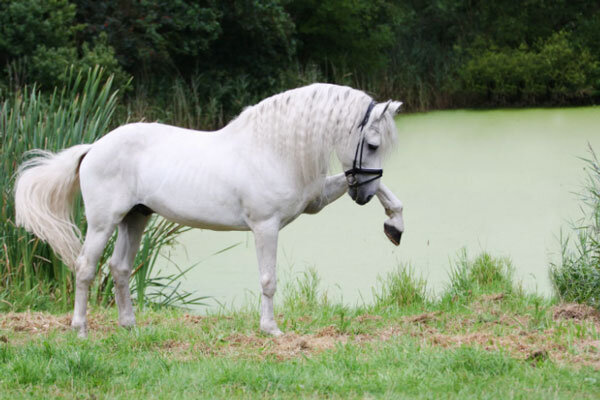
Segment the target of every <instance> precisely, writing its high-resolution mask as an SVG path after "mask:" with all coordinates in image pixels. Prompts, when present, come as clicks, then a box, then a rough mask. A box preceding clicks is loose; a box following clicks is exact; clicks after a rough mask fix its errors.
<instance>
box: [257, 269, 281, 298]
mask: <svg viewBox="0 0 600 400" xmlns="http://www.w3.org/2000/svg"><path fill="white" fill-rule="evenodd" d="M260 285H261V286H262V292H263V294H264V295H265V296H267V297H273V296H274V295H275V291H276V290H277V279H276V278H275V276H274V275H273V274H263V275H262V276H261V277H260Z"/></svg>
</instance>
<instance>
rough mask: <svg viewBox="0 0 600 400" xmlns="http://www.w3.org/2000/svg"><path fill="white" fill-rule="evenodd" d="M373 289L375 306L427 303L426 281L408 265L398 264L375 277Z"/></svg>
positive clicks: (406, 305) (420, 304) (419, 304)
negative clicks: (382, 275) (382, 274)
mask: <svg viewBox="0 0 600 400" xmlns="http://www.w3.org/2000/svg"><path fill="white" fill-rule="evenodd" d="M377 282H378V286H377V287H376V288H374V289H373V299H374V303H375V304H374V305H375V307H376V308H386V307H409V306H422V305H424V304H426V303H427V282H426V281H425V279H423V278H422V277H420V276H417V274H416V272H415V270H414V269H413V268H412V267H411V266H410V265H399V266H398V267H397V268H396V269H395V270H393V271H391V272H388V273H387V274H386V275H385V277H381V276H379V277H378V278H377Z"/></svg>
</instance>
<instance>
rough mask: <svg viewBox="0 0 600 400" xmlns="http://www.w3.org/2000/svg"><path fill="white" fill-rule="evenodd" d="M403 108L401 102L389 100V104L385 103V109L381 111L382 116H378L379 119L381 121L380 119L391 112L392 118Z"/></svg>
mask: <svg viewBox="0 0 600 400" xmlns="http://www.w3.org/2000/svg"><path fill="white" fill-rule="evenodd" d="M401 106H402V102H401V101H392V100H388V101H387V103H385V106H384V107H383V111H381V114H379V115H378V116H377V119H378V120H379V119H381V118H383V116H384V115H385V113H386V112H389V113H390V114H392V116H394V115H396V114H397V113H399V112H400V107H401Z"/></svg>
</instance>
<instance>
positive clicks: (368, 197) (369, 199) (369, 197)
mask: <svg viewBox="0 0 600 400" xmlns="http://www.w3.org/2000/svg"><path fill="white" fill-rule="evenodd" d="M372 198H373V195H372V194H370V195H368V196H367V203H368V202H369V201H371V199H372Z"/></svg>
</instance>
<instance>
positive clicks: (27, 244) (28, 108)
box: [0, 67, 185, 309]
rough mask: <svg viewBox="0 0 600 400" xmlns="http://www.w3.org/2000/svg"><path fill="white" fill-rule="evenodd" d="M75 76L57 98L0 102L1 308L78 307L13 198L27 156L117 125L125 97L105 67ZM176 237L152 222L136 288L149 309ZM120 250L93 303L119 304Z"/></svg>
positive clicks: (78, 216) (33, 92) (87, 139)
mask: <svg viewBox="0 0 600 400" xmlns="http://www.w3.org/2000/svg"><path fill="white" fill-rule="evenodd" d="M69 74H70V79H69V82H70V83H69V84H68V85H67V86H65V87H64V88H62V89H55V90H54V92H53V93H52V94H51V95H44V94H42V93H41V92H40V91H39V90H37V89H36V88H35V87H33V88H25V89H23V90H22V91H21V92H18V93H13V94H10V95H9V96H8V97H7V98H5V99H4V100H2V102H1V103H0V171H1V172H0V182H1V193H0V200H1V203H0V217H1V218H0V293H1V294H0V308H7V307H8V308H12V309H19V308H23V307H26V306H27V307H29V306H33V307H46V308H47V307H48V304H47V301H48V300H53V301H52V303H53V304H54V306H53V307H54V308H61V309H65V308H67V307H68V306H69V305H70V304H71V302H72V296H73V278H74V276H73V274H72V272H71V271H70V270H69V269H68V268H67V267H66V266H65V265H64V264H63V263H62V262H61V261H60V260H59V259H58V258H57V257H56V256H55V255H54V253H53V252H52V251H51V249H50V248H49V246H47V245H46V244H45V243H43V242H41V241H40V240H39V239H37V238H35V237H33V236H32V235H30V234H28V233H27V232H25V231H24V230H23V229H21V228H17V227H16V226H15V222H14V197H13V186H14V178H15V172H16V170H17V167H18V165H19V164H20V163H21V162H22V161H23V155H24V154H25V153H26V152H27V151H28V150H31V149H46V150H50V151H57V150H60V149H63V148H66V147H70V146H73V145H76V144H80V143H92V142H94V141H95V140H97V139H98V138H100V137H101V136H102V135H104V134H105V133H107V132H108V131H109V129H110V128H111V127H112V126H113V124H114V122H113V115H114V112H115V109H116V106H117V100H118V98H117V90H113V88H112V82H113V78H112V76H105V74H104V72H103V70H102V69H100V68H98V67H96V68H94V69H90V70H88V71H87V72H81V71H80V72H76V71H75V70H74V69H71V70H70V72H69ZM77 203H78V204H77V206H76V210H75V221H77V223H78V225H79V227H80V229H81V230H82V232H84V231H85V221H84V218H83V207H82V206H81V201H78V202H77ZM176 234H177V229H176V228H175V226H174V225H172V224H168V223H167V222H162V223H159V222H152V223H151V224H150V225H149V228H148V229H147V231H146V233H145V237H144V239H143V241H142V242H143V245H142V250H141V251H140V255H139V256H138V257H137V258H136V266H137V269H136V270H137V271H141V273H139V275H138V277H137V278H136V285H135V287H136V288H137V296H138V298H139V299H140V300H141V301H142V304H143V303H144V302H145V299H146V296H145V294H146V290H147V289H148V287H149V286H151V285H150V284H149V283H151V282H152V280H151V279H152V277H151V276H150V272H151V271H152V265H153V264H154V263H156V261H157V255H158V253H159V251H160V248H161V246H163V245H165V244H168V243H169V241H170V240H172V239H173V238H174V236H175V235H176ZM113 243H114V238H113V239H111V241H110V242H109V245H108V246H107V248H106V250H105V252H104V255H103V256H102V259H101V262H100V267H99V269H100V278H99V279H98V280H97V281H96V284H95V286H94V289H93V291H94V293H93V294H92V296H91V298H92V299H97V301H98V302H99V303H101V304H109V303H110V302H111V299H112V291H111V289H112V282H111V279H110V278H109V277H108V274H107V268H106V262H107V261H108V259H109V257H110V252H111V251H112V248H113ZM140 277H141V278H140ZM163 286H164V285H163ZM158 292H160V287H159V289H158ZM29 298H39V299H44V300H43V301H41V302H39V304H38V303H36V302H31V301H25V300H24V299H29ZM171 298H172V299H173V298H176V296H173V295H172V296H171ZM180 299H181V298H180ZM184 300H185V298H184ZM57 303H58V306H56V304H57Z"/></svg>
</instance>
